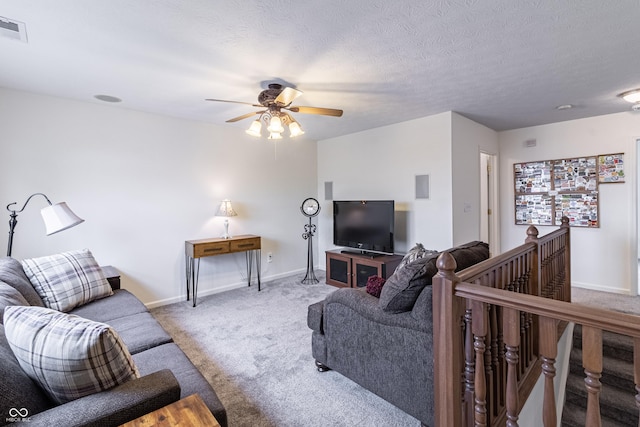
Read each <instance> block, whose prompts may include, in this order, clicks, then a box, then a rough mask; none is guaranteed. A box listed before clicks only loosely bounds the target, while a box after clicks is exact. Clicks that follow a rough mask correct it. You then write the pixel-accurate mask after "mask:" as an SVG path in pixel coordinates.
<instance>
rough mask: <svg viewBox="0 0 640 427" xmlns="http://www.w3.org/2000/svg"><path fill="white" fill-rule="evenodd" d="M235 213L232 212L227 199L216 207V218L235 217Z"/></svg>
mask: <svg viewBox="0 0 640 427" xmlns="http://www.w3.org/2000/svg"><path fill="white" fill-rule="evenodd" d="M237 215H238V214H237V213H236V211H234V210H233V206H231V201H230V200H229V199H224V200H223V201H222V202H221V203H220V206H219V207H218V212H216V216H237Z"/></svg>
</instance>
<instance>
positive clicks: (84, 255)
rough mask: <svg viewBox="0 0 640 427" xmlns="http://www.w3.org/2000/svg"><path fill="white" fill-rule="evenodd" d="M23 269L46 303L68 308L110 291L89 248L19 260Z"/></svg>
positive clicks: (110, 292) (46, 304)
mask: <svg viewBox="0 0 640 427" xmlns="http://www.w3.org/2000/svg"><path fill="white" fill-rule="evenodd" d="M22 267H23V268H24V272H25V274H26V275H27V277H28V278H29V280H30V281H31V284H32V285H33V287H34V289H35V290H36V292H37V293H38V295H40V298H42V302H43V303H44V305H45V306H46V307H49V308H52V309H54V310H58V311H64V312H67V311H70V310H72V309H73V308H75V307H78V306H81V305H83V304H86V303H88V302H91V301H93V300H96V299H99V298H104V297H107V296H109V295H112V294H113V291H112V290H111V286H109V282H108V281H107V279H106V278H105V276H104V273H103V272H102V269H101V268H100V266H99V265H98V263H97V262H96V260H95V259H94V258H93V255H92V254H91V252H90V251H89V250H88V249H83V250H79V251H71V252H63V253H61V254H57V255H51V256H45V257H41V258H31V259H25V260H23V261H22Z"/></svg>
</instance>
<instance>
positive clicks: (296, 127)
mask: <svg viewBox="0 0 640 427" xmlns="http://www.w3.org/2000/svg"><path fill="white" fill-rule="evenodd" d="M289 132H290V135H289V136H290V137H291V138H295V137H296V136H300V135H303V134H304V131H303V130H302V128H301V127H300V124H299V123H298V122H291V124H289Z"/></svg>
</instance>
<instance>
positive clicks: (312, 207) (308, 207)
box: [300, 197, 320, 216]
mask: <svg viewBox="0 0 640 427" xmlns="http://www.w3.org/2000/svg"><path fill="white" fill-rule="evenodd" d="M300 210H301V211H302V214H303V215H305V216H316V215H318V212H320V203H318V201H317V200H316V199H314V198H313V197H309V198H308V199H305V201H304V202H302V206H300Z"/></svg>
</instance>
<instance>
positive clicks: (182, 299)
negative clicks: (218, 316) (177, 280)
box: [145, 269, 306, 309]
mask: <svg viewBox="0 0 640 427" xmlns="http://www.w3.org/2000/svg"><path fill="white" fill-rule="evenodd" d="M305 271H306V270H305V269H298V270H291V271H288V272H285V273H279V274H272V275H269V276H262V277H261V278H260V282H261V285H262V288H263V289H264V286H265V283H267V282H270V281H273V280H277V279H280V278H282V277H287V276H291V275H293V274H300V273H304V272H305ZM246 286H247V282H246V281H244V280H243V281H241V282H236V283H229V284H226V285H221V286H216V287H215V288H210V289H204V290H200V291H198V299H200V298H202V297H206V296H207V295H214V294H219V293H221V292H226V291H231V290H234V289H239V288H243V287H246ZM251 287H255V288H256V292H258V284H257V283H256V282H255V279H254V280H252V282H251ZM186 301H187V294H186V293H184V294H181V295H179V296H175V297H171V298H165V299H161V300H156V301H151V302H148V303H146V304H145V306H146V307H147V308H148V309H152V308H156V307H161V306H163V305H169V304H174V303H177V302H186Z"/></svg>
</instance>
